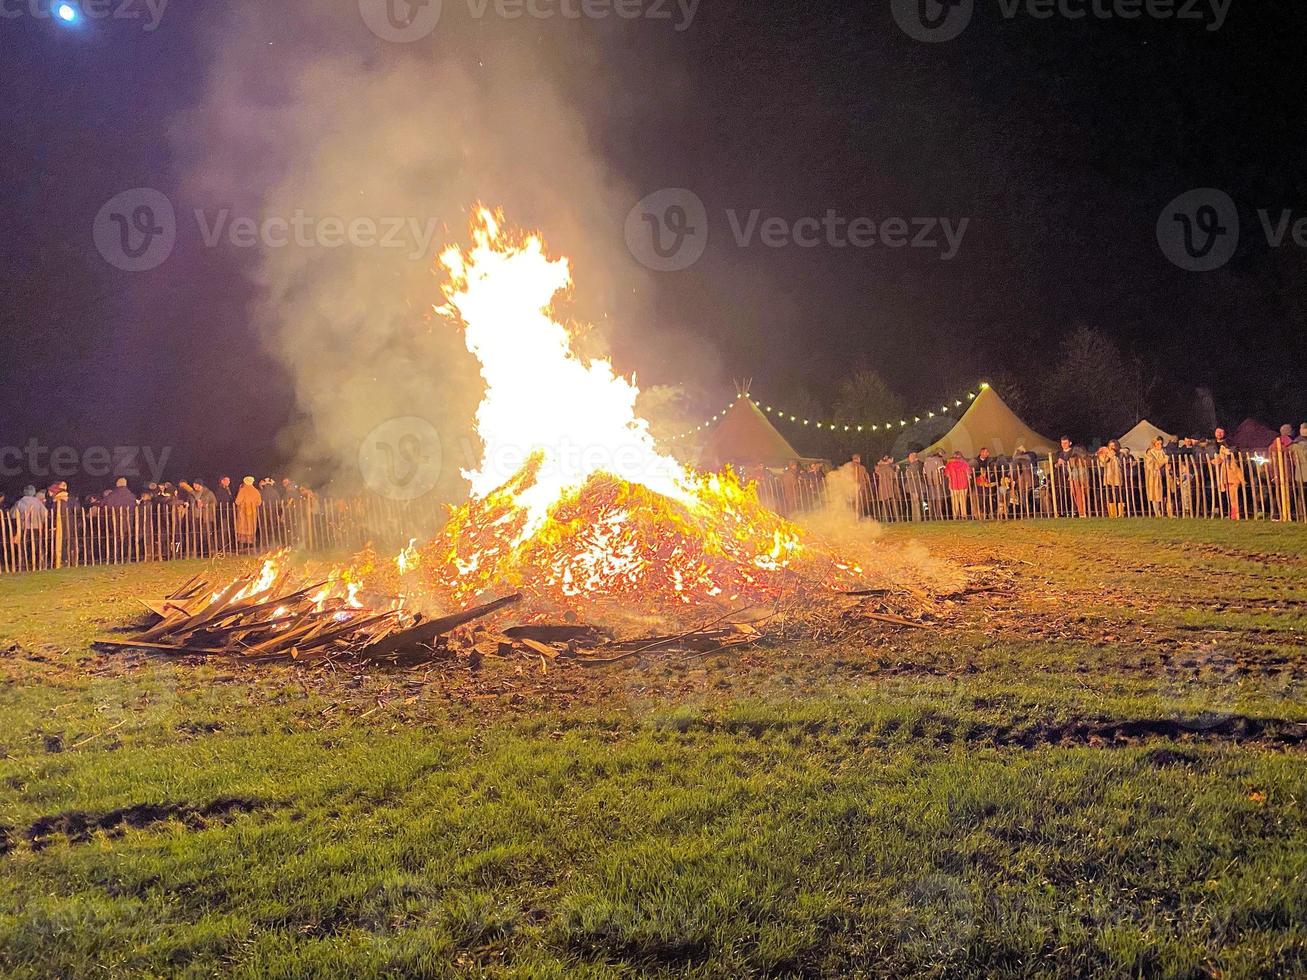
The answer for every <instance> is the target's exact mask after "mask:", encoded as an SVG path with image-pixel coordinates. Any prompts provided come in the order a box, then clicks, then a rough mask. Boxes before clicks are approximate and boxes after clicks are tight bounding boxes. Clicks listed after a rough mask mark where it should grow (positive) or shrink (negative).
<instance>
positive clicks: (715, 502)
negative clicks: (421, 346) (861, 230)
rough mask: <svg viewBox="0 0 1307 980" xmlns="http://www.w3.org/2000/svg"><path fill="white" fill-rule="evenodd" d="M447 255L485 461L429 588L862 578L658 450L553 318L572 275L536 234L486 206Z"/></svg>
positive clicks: (728, 596) (769, 583)
mask: <svg viewBox="0 0 1307 980" xmlns="http://www.w3.org/2000/svg"><path fill="white" fill-rule="evenodd" d="M440 261H441V265H442V266H443V267H444V269H445V270H446V272H447V273H448V281H447V282H446V283H445V285H444V287H443V291H444V295H445V303H444V305H442V306H441V307H439V308H438V312H439V313H440V314H441V315H442V316H443V317H445V318H446V319H448V320H449V321H450V322H451V323H453V324H455V325H456V326H458V327H461V329H462V330H463V334H464V337H465V339H466V342H467V347H468V350H469V351H471V352H472V353H473V354H474V355H475V356H476V357H477V359H478V360H479V361H480V362H481V373H482V376H483V377H484V379H485V382H486V391H485V395H484V397H483V399H482V402H481V405H480V408H479V409H478V411H477V417H476V422H477V431H478V433H479V434H480V436H481V438H482V440H483V441H484V444H485V455H484V457H483V459H482V462H481V466H480V468H479V469H477V470H475V471H471V472H465V474H464V475H465V476H466V477H467V479H469V480H470V481H471V484H472V499H471V501H470V502H469V503H468V504H466V505H464V506H462V507H459V508H456V509H455V510H454V511H453V513H452V514H451V519H450V521H449V524H448V526H447V527H446V529H445V531H444V532H443V534H442V535H441V536H440V537H439V538H438V539H437V540H436V541H435V542H433V544H432V546H431V549H430V550H431V551H432V552H433V556H432V557H433V558H434V560H432V561H429V562H424V564H423V569H424V570H425V571H426V573H427V574H428V575H429V576H430V577H431V579H432V580H433V584H437V585H439V586H440V587H441V589H442V590H448V591H449V592H452V593H453V594H454V595H455V596H457V597H460V598H466V597H469V596H471V595H474V594H478V593H480V592H483V591H484V590H486V589H487V588H490V587H493V586H495V585H497V584H503V585H510V586H512V587H514V588H519V589H524V590H526V591H528V592H530V593H535V594H538V595H539V596H540V597H542V598H554V599H558V598H571V597H589V598H595V597H601V596H607V597H623V596H629V597H633V598H637V599H639V600H640V601H641V602H642V604H647V603H651V602H657V601H658V600H661V599H675V600H677V601H679V602H681V603H690V602H695V601H703V600H712V599H718V598H719V597H720V598H721V599H723V600H739V599H743V598H747V599H750V600H754V599H758V598H761V597H762V596H763V594H765V593H772V592H774V590H775V589H776V588H778V587H779V586H781V585H782V584H783V583H782V581H781V580H782V579H783V578H784V579H785V580H786V581H788V582H791V583H792V582H793V578H792V576H791V577H788V578H786V576H785V573H787V572H788V571H789V570H790V569H791V566H792V565H794V563H795V562H797V561H801V560H803V559H804V558H805V557H806V558H810V559H812V560H813V561H814V562H819V563H820V564H821V574H822V576H823V577H827V578H829V577H831V576H834V577H836V578H839V579H852V578H855V577H856V576H857V575H859V574H860V570H859V569H857V568H856V567H854V566H853V565H852V564H851V563H849V562H843V561H840V560H839V559H838V558H836V557H835V556H833V555H829V554H825V553H821V552H812V553H809V551H810V549H807V548H806V547H805V545H804V544H803V543H802V542H801V537H800V533H799V530H798V528H796V527H795V526H794V525H792V524H790V523H789V522H788V521H786V520H784V519H782V518H780V517H779V516H777V515H776V514H774V513H772V512H771V511H769V510H767V509H766V508H765V507H763V506H762V505H761V504H760V503H759V502H758V498H757V495H756V492H755V491H754V490H753V489H752V488H749V487H744V486H742V485H741V484H740V483H739V482H738V481H737V480H736V479H735V477H734V476H732V475H731V474H729V473H725V474H715V475H705V474H700V473H694V472H691V471H689V470H687V469H686V468H685V467H683V466H682V465H681V464H680V463H678V462H677V461H676V460H675V459H673V458H672V457H671V456H669V455H667V454H665V453H662V452H660V451H659V450H658V448H657V447H656V445H655V442H654V439H653V436H652V435H651V434H650V431H649V423H648V422H647V421H646V420H645V419H642V418H640V417H639V416H638V415H637V414H636V411H635V403H636V398H637V397H638V395H639V389H638V388H637V387H636V385H635V382H634V380H631V379H627V378H624V377H622V376H620V375H618V374H617V373H616V372H615V371H614V370H613V366H612V364H611V363H610V362H608V361H607V360H602V359H592V360H587V359H585V358H583V357H582V356H581V355H579V354H578V353H577V351H576V349H575V347H574V343H573V341H574V337H573V335H572V334H571V333H570V332H569V330H568V329H567V327H565V326H564V325H563V324H562V323H560V322H559V321H558V320H557V319H556V318H555V316H554V312H553V303H554V300H555V297H556V296H557V295H558V294H559V293H561V292H563V291H564V290H566V289H567V288H568V287H569V286H570V285H571V275H570V271H569V267H568V262H567V260H566V259H565V258H557V259H551V258H549V257H548V256H547V255H546V253H545V247H544V244H543V242H542V241H541V240H540V238H539V237H538V236H535V235H530V236H525V237H520V238H514V237H513V236H511V235H509V234H507V233H505V232H504V231H503V230H502V219H501V216H499V215H498V214H496V213H493V212H491V211H489V210H488V209H484V208H482V209H479V210H478V211H477V212H476V214H475V216H474V219H473V225H472V247H471V248H470V249H468V250H466V251H464V250H463V249H460V248H458V247H457V246H452V247H450V248H449V249H447V250H446V251H445V252H444V253H443V254H442V256H441V260H440ZM405 562H406V564H407V562H408V559H405Z"/></svg>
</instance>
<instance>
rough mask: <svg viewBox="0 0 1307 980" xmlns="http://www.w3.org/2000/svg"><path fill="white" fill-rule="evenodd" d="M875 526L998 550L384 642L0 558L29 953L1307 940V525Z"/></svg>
mask: <svg viewBox="0 0 1307 980" xmlns="http://www.w3.org/2000/svg"><path fill="white" fill-rule="evenodd" d="M886 537H887V539H888V540H889V541H890V542H891V543H893V544H901V543H903V542H906V541H907V540H908V539H910V538H913V539H917V540H919V541H920V542H921V543H922V544H923V545H924V546H925V547H926V548H927V549H928V550H929V552H930V553H931V554H932V555H935V556H939V557H942V558H947V559H949V560H952V561H955V562H957V563H959V564H963V565H966V566H968V567H970V568H972V569H973V570H980V571H979V572H976V573H975V574H984V570H986V569H989V570H991V573H992V575H993V576H994V577H995V580H996V581H1001V582H1002V583H1003V588H1002V589H1000V590H998V591H995V592H994V593H990V594H982V595H977V596H974V597H973V598H971V599H969V600H966V601H959V602H957V603H956V604H954V605H953V607H951V608H950V609H949V610H948V611H947V614H946V615H944V616H942V617H941V618H940V621H939V622H938V623H937V624H936V625H935V626H933V627H932V628H930V629H903V628H900V627H895V626H888V625H887V626H885V627H884V629H883V630H878V631H876V632H875V633H874V634H872V635H870V636H868V637H867V638H866V639H865V640H864V641H861V642H859V643H856V644H843V645H840V646H838V647H832V646H823V645H820V644H817V643H813V642H810V641H804V640H802V639H798V638H796V639H795V640H794V641H792V642H785V643H781V644H779V645H774V646H770V647H758V648H752V649H748V650H746V651H744V652H742V653H734V654H733V655H731V656H725V655H720V656H716V657H713V658H709V659H707V660H698V661H691V662H676V663H669V662H666V661H660V660H658V659H656V658H653V659H651V660H650V661H649V662H647V663H645V664H643V665H623V666H620V667H613V668H605V669H600V670H593V669H591V670H584V669H582V668H577V667H571V668H566V667H560V668H556V669H553V670H551V671H549V672H548V673H547V674H542V673H541V672H540V671H539V669H538V668H537V667H535V666H533V665H531V664H530V663H527V662H522V663H505V664H502V665H494V664H487V666H486V667H485V668H484V669H482V670H480V671H475V672H474V671H471V670H469V669H468V668H467V667H466V665H461V664H460V665H449V666H445V667H441V668H437V669H433V670H430V671H425V672H422V671H419V672H406V673H390V674H377V675H364V674H350V673H335V674H322V673H317V672H315V673H307V672H299V671H297V670H295V669H293V668H287V667H280V666H275V667H269V666H261V667H257V668H256V667H253V666H250V665H241V664H238V663H229V662H221V663H213V662H205V663H197V662H175V661H167V660H162V659H157V658H152V657H147V656H145V655H142V654H130V653H114V654H109V653H99V652H95V651H92V650H91V649H90V647H89V640H90V639H92V638H93V637H95V636H98V635H104V634H105V633H106V632H108V631H111V630H113V629H115V628H120V627H121V626H123V625H124V624H126V623H128V622H130V621H132V620H133V619H136V618H137V617H138V616H139V615H140V613H141V612H142V609H141V607H140V606H139V604H137V603H136V601H135V597H137V596H148V595H157V594H161V593H162V592H163V591H165V590H167V589H169V588H171V587H173V586H175V585H177V584H180V582H181V581H183V580H185V579H186V578H188V577H189V576H190V575H191V574H193V573H194V572H195V571H196V570H197V568H189V567H185V566H181V565H172V566H149V567H140V568H128V569H107V570H74V571H62V572H55V573H47V574H43V575H35V576H30V577H24V578H11V579H7V580H0V719H3V724H0V870H2V871H3V874H0V973H3V974H4V975H8V976H24V977H25V976H31V977H44V976H91V975H111V976H116V975H145V976H159V975H168V976H172V975H192V976H211V975H213V974H215V973H223V974H236V975H246V976H256V975H257V976H287V977H290V976H295V977H302V976H323V977H328V976H330V977H338V976H382V975H389V976H394V975H411V976H447V975H475V976H482V975H531V976H564V975H566V976H632V975H636V974H661V975H665V976H687V975H688V976H714V977H728V976H731V977H733V976H743V975H840V976H847V975H860V974H861V975H906V974H916V975H924V976H961V975H984V976H1003V975H1011V976H1017V975H1021V976H1025V975H1044V976H1068V977H1069V976H1085V975H1103V976H1178V977H1191V976H1193V977H1198V976H1212V977H1216V976H1221V977H1245V976H1292V975H1299V976H1301V975H1303V974H1304V973H1305V972H1307V814H1305V813H1304V809H1303V807H1304V800H1307V765H1304V763H1305V762H1307V698H1305V697H1304V695H1305V694H1307V652H1304V650H1303V638H1304V629H1307V528H1304V527H1298V526H1285V527H1281V526H1278V525H1269V524H1262V525H1251V524H1244V525H1232V524H1228V523H1222V524H1206V523H1200V522H1179V521H1177V522H1149V521H1132V522H1119V521H1118V522H1107V521H1085V522H1079V523H1070V522H1062V523H1044V524H1028V525H1013V526H997V525H967V526H961V527H955V526H951V525H942V526H913V527H911V528H890V529H888V530H887V532H886ZM229 571H231V572H234V571H235V566H234V565H232V567H231V568H230V569H228V568H222V569H218V570H217V573H218V574H226V573H228V572H229Z"/></svg>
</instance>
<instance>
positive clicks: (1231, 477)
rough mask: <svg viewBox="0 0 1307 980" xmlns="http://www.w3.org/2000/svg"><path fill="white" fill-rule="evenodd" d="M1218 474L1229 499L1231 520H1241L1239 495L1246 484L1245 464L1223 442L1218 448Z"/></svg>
mask: <svg viewBox="0 0 1307 980" xmlns="http://www.w3.org/2000/svg"><path fill="white" fill-rule="evenodd" d="M1216 459H1217V464H1216V470H1217V473H1216V476H1217V479H1218V480H1219V481H1220V484H1221V488H1222V490H1223V492H1224V493H1225V495H1226V497H1227V498H1228V499H1229V506H1230V520H1232V521H1237V520H1239V496H1240V493H1241V491H1242V489H1243V485H1244V476H1243V466H1242V465H1241V463H1240V462H1239V457H1238V456H1236V455H1235V454H1234V453H1233V452H1231V451H1230V447H1229V446H1227V445H1225V444H1224V443H1222V444H1221V446H1220V448H1219V449H1218V450H1217V456H1216Z"/></svg>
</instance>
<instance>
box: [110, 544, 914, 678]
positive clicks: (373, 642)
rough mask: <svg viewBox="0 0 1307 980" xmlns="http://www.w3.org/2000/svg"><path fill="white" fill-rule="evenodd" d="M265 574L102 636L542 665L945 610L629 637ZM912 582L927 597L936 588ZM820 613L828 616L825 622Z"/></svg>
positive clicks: (310, 653) (243, 650) (173, 597)
mask: <svg viewBox="0 0 1307 980" xmlns="http://www.w3.org/2000/svg"><path fill="white" fill-rule="evenodd" d="M261 574H262V573H261V572H256V573H252V574H250V575H248V576H245V577H243V578H238V579H237V580H236V581H234V582H231V583H230V584H228V585H227V586H225V587H223V588H220V589H218V590H217V591H214V589H213V587H212V586H211V585H210V583H209V582H207V581H205V580H204V579H202V578H200V577H198V576H197V577H195V578H193V579H191V580H190V581H189V582H187V583H186V584H185V585H183V586H182V587H181V588H180V589H177V590H176V591H175V592H173V593H172V594H170V595H168V596H165V597H164V598H163V599H160V600H157V601H146V600H142V603H143V605H145V606H146V607H147V608H148V609H149V610H150V612H151V613H153V615H154V621H153V622H152V623H151V624H150V625H148V626H146V627H145V628H143V629H142V630H141V631H140V632H138V633H136V634H135V635H131V636H126V637H124V638H121V639H120V638H111V639H110V638H106V639H101V640H98V641H96V645H97V646H101V647H108V648H118V649H123V648H126V649H147V650H154V651H160V652H163V653H166V654H176V655H200V656H213V655H227V656H235V657H239V658H241V659H246V660H252V661H268V660H292V661H300V662H319V663H322V662H325V663H328V664H330V663H335V662H337V661H363V662H370V663H374V664H390V665H395V666H416V665H419V664H422V663H427V662H430V661H431V660H433V659H436V658H444V659H448V658H449V657H450V656H451V655H452V654H453V653H455V652H458V653H461V654H463V655H464V656H465V657H466V658H467V659H468V660H469V662H470V663H471V664H472V665H473V666H476V665H478V664H480V662H481V661H482V660H483V659H485V658H487V657H509V656H520V655H525V656H528V657H530V658H532V659H536V658H538V659H539V661H540V665H541V668H542V669H545V670H547V669H548V667H549V665H550V664H553V663H560V662H569V661H570V662H572V663H574V664H579V665H581V666H584V667H602V666H605V665H610V664H620V663H632V662H634V663H640V662H644V661H646V660H649V659H655V658H657V657H659V656H662V655H667V654H677V653H679V654H684V655H685V656H686V658H687V659H689V658H694V657H702V656H708V655H711V654H714V653H718V652H722V651H726V650H729V649H731V648H733V647H742V646H749V645H752V644H755V643H757V642H759V641H762V640H764V639H767V638H768V637H775V638H777V639H781V638H784V637H785V636H786V635H787V634H789V633H791V632H793V631H794V629H795V627H797V628H798V631H799V632H801V633H806V634H808V635H812V636H816V635H818V634H820V633H821V632H822V629H826V630H828V631H831V632H832V635H833V634H834V632H835V631H834V630H833V629H832V628H833V626H834V622H833V620H837V619H842V620H843V621H844V622H845V623H846V624H847V623H849V622H850V621H852V622H866V621H874V622H879V623H885V624H891V625H895V626H902V627H916V628H923V627H926V626H928V625H930V623H931V621H932V620H934V619H935V617H934V616H932V615H930V614H929V613H927V612H925V611H924V609H918V610H913V611H911V612H910V613H909V616H904V615H902V614H901V612H900V611H899V610H894V611H891V610H890V609H886V608H883V607H882V608H880V609H877V608H873V606H874V605H875V604H876V603H877V602H878V601H879V602H882V603H883V602H885V601H886V600H888V599H891V598H897V597H899V590H890V589H883V588H882V589H865V590H858V591H853V592H848V593H843V594H842V595H838V596H835V597H833V598H836V599H837V600H843V602H844V604H845V608H844V610H843V615H842V616H836V617H831V616H829V615H828V613H829V610H825V611H823V612H822V613H820V614H817V613H814V609H815V608H816V607H818V606H821V605H822V604H821V603H814V602H813V601H812V597H808V598H807V599H806V600H805V601H804V602H803V603H801V604H800V605H802V606H803V607H804V610H803V611H802V612H801V611H800V610H799V609H781V608H776V609H773V610H771V611H770V612H767V613H762V614H760V611H759V610H758V609H757V608H756V607H754V608H752V609H742V610H736V611H734V612H730V613H726V614H724V615H722V616H720V617H718V618H717V619H714V620H712V621H710V622H707V623H703V624H701V625H699V626H696V627H694V628H692V629H688V630H685V631H684V632H679V633H669V634H665V635H655V636H644V637H640V638H637V639H621V640H619V639H615V638H614V637H613V636H612V635H611V634H610V633H608V632H607V631H605V630H601V629H599V628H596V627H594V626H590V625H585V624H576V623H569V624H559V625H552V624H547V623H527V624H522V625H516V626H509V627H507V628H502V629H501V628H490V627H481V626H477V627H472V628H469V629H462V627H468V626H469V624H473V623H475V622H476V621H477V620H480V619H483V618H484V617H487V616H490V615H491V614H493V613H496V612H499V611H500V610H502V609H504V608H505V607H508V606H510V605H513V604H514V603H517V602H519V601H520V600H521V598H522V597H521V595H520V594H518V593H513V594H511V595H505V596H501V597H499V598H495V599H491V600H488V601H485V602H478V603H476V604H474V605H472V606H470V607H468V608H466V609H463V610H461V611H459V612H455V613H451V614H450V615H447V616H441V617H438V618H427V617H424V616H422V615H420V614H413V613H411V612H407V611H405V610H404V609H403V607H402V605H401V604H399V603H394V602H393V600H392V599H391V598H385V599H384V600H381V599H380V598H379V601H383V602H384V603H386V604H388V605H390V606H393V608H381V609H378V608H375V607H374V608H356V607H355V606H353V605H351V604H350V603H349V601H347V600H346V599H345V598H344V597H343V596H341V595H339V590H338V589H332V590H331V591H332V593H333V596H332V597H330V598H326V599H322V598H321V596H322V595H323V592H324V590H325V589H327V586H328V584H329V583H327V582H318V583H316V584H311V585H305V584H304V583H303V580H302V579H300V578H299V577H298V576H297V575H295V574H294V573H292V572H290V571H289V570H286V569H285V568H283V570H282V571H281V572H280V573H279V574H278V576H277V577H276V579H275V580H274V581H272V582H271V583H266V584H265V583H260V581H259V579H260V576H261ZM909 591H910V592H912V593H913V595H914V596H915V597H916V598H918V599H920V600H921V601H923V602H924V601H925V597H924V595H921V594H920V593H917V591H916V590H909ZM904 611H907V610H904ZM909 617H910V618H909ZM819 620H820V621H822V622H825V623H826V626H825V627H822V628H821V629H819V628H818V625H817V623H818V621H819ZM787 624H788V625H787Z"/></svg>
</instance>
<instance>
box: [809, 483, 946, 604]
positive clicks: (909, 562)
mask: <svg viewBox="0 0 1307 980" xmlns="http://www.w3.org/2000/svg"><path fill="white" fill-rule="evenodd" d="M857 501H858V475H857V471H856V470H855V469H854V468H853V464H852V463H846V464H845V465H844V466H841V467H839V468H838V469H835V470H832V471H831V472H830V473H828V474H826V504H825V506H824V507H822V508H820V509H818V510H814V511H809V512H808V513H806V514H803V515H801V516H800V517H798V518H797V523H798V524H799V526H800V527H802V528H803V529H804V530H805V531H807V532H808V533H809V534H810V535H811V536H812V537H814V538H816V539H818V540H820V541H822V542H824V543H825V544H826V545H827V546H828V547H829V548H830V549H831V550H832V551H835V552H837V553H839V554H841V555H843V556H845V557H846V558H849V559H852V560H853V561H856V562H857V563H858V564H859V565H860V566H861V567H862V568H863V569H864V570H865V571H866V572H867V578H868V581H869V582H874V583H876V584H878V585H881V584H883V585H886V586H890V587H893V588H909V589H921V590H925V591H930V592H941V593H947V592H952V591H956V590H957V589H960V588H962V587H963V586H964V585H965V584H966V573H965V572H963V570H962V569H961V568H959V567H958V566H956V565H954V564H953V563H951V562H949V561H946V560H944V559H942V558H938V557H935V556H932V555H931V554H930V552H929V551H928V550H927V549H926V546H925V545H923V544H921V542H919V541H905V542H889V541H885V540H884V539H883V538H882V533H883V528H882V525H881V524H880V523H879V522H878V521H873V520H867V519H865V518H863V517H861V516H860V515H859V513H858V508H857Z"/></svg>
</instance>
